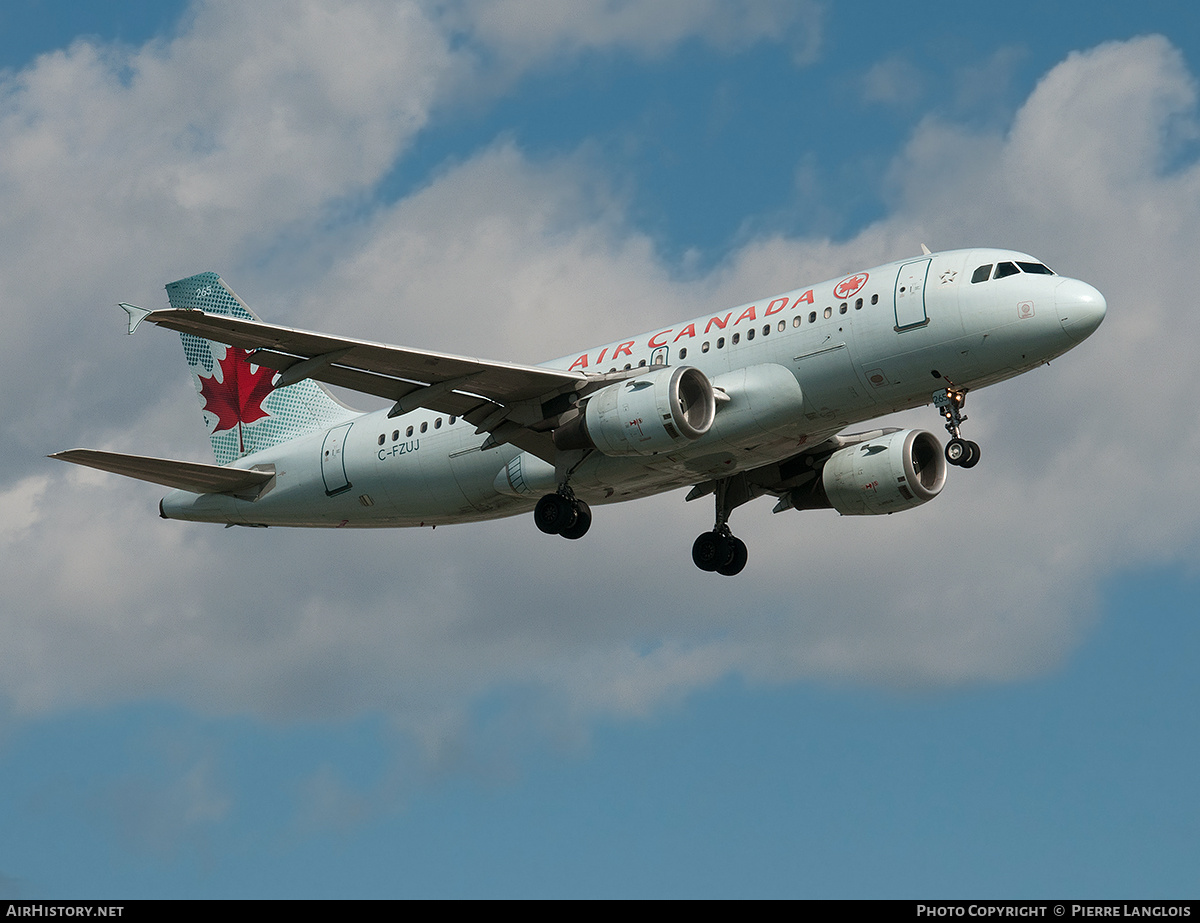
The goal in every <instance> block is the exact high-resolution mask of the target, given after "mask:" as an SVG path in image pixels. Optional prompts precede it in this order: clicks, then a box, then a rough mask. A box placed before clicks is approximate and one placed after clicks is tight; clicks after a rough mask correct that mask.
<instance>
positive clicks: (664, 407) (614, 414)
mask: <svg viewBox="0 0 1200 923" xmlns="http://www.w3.org/2000/svg"><path fill="white" fill-rule="evenodd" d="M716 411H717V402H716V397H715V396H714V395H713V388H712V384H711V383H710V382H709V380H708V378H707V377H706V376H705V374H704V373H703V372H701V371H700V370H699V369H697V368H692V367H691V366H686V365H682V366H677V367H675V368H662V369H659V370H658V371H652V372H648V373H646V374H645V375H639V376H638V377H637V378H631V379H629V380H627V381H622V382H618V383H617V384H615V385H609V386H608V387H607V388H602V389H601V390H599V391H597V392H596V393H595V394H593V395H592V396H591V397H590V398H588V401H587V405H586V406H585V407H584V408H583V413H582V414H580V416H578V417H576V418H575V419H574V420H572V421H571V422H570V423H567V424H565V425H564V426H561V427H559V428H558V429H557V430H555V431H554V443H555V445H556V446H558V447H559V448H560V449H569V448H584V447H588V448H595V449H598V450H599V451H601V452H603V453H604V454H605V455H615V456H621V455H656V454H658V453H659V452H669V451H671V450H672V449H674V448H677V447H679V446H681V445H686V444H687V443H689V442H691V441H692V440H694V439H699V438H700V437H701V436H703V435H704V434H705V433H707V432H708V431H709V429H711V428H712V424H713V417H714V416H715V415H716Z"/></svg>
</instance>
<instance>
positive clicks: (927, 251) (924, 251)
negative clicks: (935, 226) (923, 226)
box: [921, 244, 933, 256]
mask: <svg viewBox="0 0 1200 923" xmlns="http://www.w3.org/2000/svg"><path fill="white" fill-rule="evenodd" d="M921 252H922V253H924V254H925V255H926V256H933V254H932V253H930V252H929V248H928V247H926V246H925V245H924V244H921Z"/></svg>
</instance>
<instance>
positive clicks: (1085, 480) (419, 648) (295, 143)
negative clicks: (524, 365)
mask: <svg viewBox="0 0 1200 923" xmlns="http://www.w3.org/2000/svg"><path fill="white" fill-rule="evenodd" d="M334 10H335V8H334V7H333V6H332V5H330V4H305V3H293V4H280V5H278V7H273V6H271V5H267V4H256V5H253V9H246V8H244V6H243V5H239V4H231V3H219V2H209V3H195V4H183V3H179V4H169V3H140V4H125V5H122V6H121V8H120V9H117V8H115V7H114V8H113V9H112V10H108V9H102V8H100V7H97V6H95V5H91V4H77V3H67V2H37V3H12V4H7V5H6V6H5V8H4V10H3V11H2V12H0V67H2V68H3V71H2V72H0V101H2V102H0V228H3V231H2V233H0V239H3V240H5V241H6V245H5V251H4V253H3V254H0V278H4V279H5V280H6V282H5V289H6V297H5V298H4V299H0V316H3V318H4V321H5V326H6V331H7V332H6V336H5V337H4V338H3V341H2V342H0V367H3V368H4V369H5V370H6V374H5V375H4V376H2V377H0V400H2V401H3V406H4V407H5V408H6V412H5V414H4V415H3V417H2V418H0V427H3V433H4V437H5V438H4V439H3V441H2V444H0V457H2V458H3V461H4V466H3V469H0V470H3V472H4V473H3V474H2V475H0V581H2V583H3V586H4V587H5V589H6V594H5V595H6V597H7V600H8V601H7V602H6V606H5V609H4V616H3V618H2V619H0V791H3V792H4V797H3V798H2V799H0V830H3V831H4V833H3V834H0V894H2V895H4V896H9V897H67V896H76V897H103V896H113V897H118V898H131V897H143V896H144V897H154V896H214V897H220V896H235V897H236V896H319V897H337V896H427V895H437V896H491V895H501V896H508V895H512V896H543V895H544V896H560V895H562V896H569V895H579V896H689V895H696V896H797V897H804V896H813V897H817V896H865V897H918V896H924V897H956V896H957V897H978V896H1013V897H1033V896H1046V897H1052V896H1065V895H1071V896H1094V897H1180V896H1194V895H1195V890H1196V873H1195V866H1196V863H1195V857H1196V855H1197V853H1198V847H1200V842H1198V834H1197V830H1200V799H1198V796H1197V794H1196V788H1195V783H1194V780H1195V778H1196V776H1197V771H1198V770H1200V745H1198V744H1197V740H1198V739H1200V734H1198V733H1197V732H1198V731H1200V725H1198V721H1197V718H1196V716H1195V711H1194V708H1193V704H1194V703H1195V702H1196V701H1197V693H1198V692H1200V689H1198V688H1197V679H1196V671H1195V667H1194V664H1195V655H1196V652H1197V650H1198V649H1200V628H1198V627H1197V619H1196V613H1197V605H1196V602H1195V598H1196V593H1197V590H1198V589H1200V581H1198V577H1197V573H1198V569H1197V564H1198V563H1200V530H1198V528H1197V522H1200V497H1197V494H1196V491H1195V490H1194V487H1193V486H1192V485H1193V483H1194V475H1195V472H1194V469H1195V464H1194V459H1195V457H1196V452H1197V450H1200V427H1197V424H1196V421H1195V419H1194V417H1195V415H1194V413H1193V412H1192V410H1191V408H1192V407H1194V406H1196V403H1197V401H1196V398H1197V397H1200V395H1197V394H1196V391H1197V387H1196V384H1195V381H1194V378H1193V376H1191V374H1190V369H1191V367H1192V364H1193V356H1194V352H1195V344H1196V342H1197V340H1198V338H1200V322H1198V321H1197V319H1196V317H1195V316H1194V312H1192V311H1190V309H1189V306H1190V304H1191V302H1192V300H1193V299H1192V296H1191V294H1190V286H1189V285H1188V282H1189V280H1190V278H1191V276H1192V275H1194V262H1195V241H1196V240H1197V239H1198V235H1200V166H1198V156H1197V155H1198V153H1200V148H1198V147H1197V141H1198V140H1200V122H1198V121H1197V113H1196V74H1197V72H1198V71H1197V69H1198V68H1200V47H1198V45H1200V39H1198V38H1197V36H1200V29H1198V28H1197V27H1198V26H1200V22H1197V17H1196V15H1195V14H1194V13H1192V12H1190V11H1189V9H1188V8H1187V7H1186V6H1185V5H1182V4H1155V3H1142V4H1136V5H1123V6H1122V7H1121V8H1120V9H1119V10H1116V11H1104V12H1100V11H1098V10H1097V8H1095V7H1094V6H1092V5H1088V6H1084V5H1083V4H1060V5H1055V6H1054V7H1053V8H1052V9H1047V8H1045V7H1044V6H1041V5H1039V6H1035V5H1033V4H1010V5H1008V6H1006V7H1005V9H1004V10H1003V13H1002V15H1001V14H998V13H997V11H996V10H995V9H989V10H987V11H981V12H979V13H975V12H970V11H964V10H963V9H962V7H961V5H956V4H932V5H927V6H926V7H923V8H922V12H921V15H920V16H919V17H913V16H911V15H910V14H908V13H907V12H906V11H904V10H898V9H896V8H895V6H894V5H886V4H878V5H865V6H857V7H855V8H854V9H853V10H849V9H845V8H842V7H838V6H834V5H831V4H820V3H777V4H776V3H768V2H759V3H754V2H747V3H737V2H734V3H722V2H718V0H712V2H710V3H704V2H694V3H678V4H676V3H661V4H654V3H644V4H634V5H628V4H624V3H618V2H613V3H607V4H598V3H578V4H570V3H559V4H541V3H538V2H534V0H509V2H498V3H484V2H472V0H461V2H455V3H449V4H440V5H432V4H431V5H421V4H391V3H380V4H375V3H367V2H363V3H352V4H346V5H345V6H343V7H338V8H336V11H334ZM564 10H565V11H567V15H563V14H562V11H564ZM922 242H925V243H928V244H929V246H931V247H934V248H939V247H941V248H950V247H958V246H972V245H997V246H1012V247H1017V248H1019V249H1022V250H1027V251H1029V252H1033V253H1035V254H1037V255H1038V256H1040V257H1042V258H1044V259H1046V260H1047V261H1048V262H1049V263H1050V265H1052V266H1054V267H1055V268H1057V269H1059V270H1060V271H1062V272H1064V273H1066V274H1069V275H1074V276H1077V277H1080V278H1083V279H1086V280H1088V281H1090V282H1092V283H1093V284H1095V285H1096V286H1097V287H1098V288H1100V289H1101V291H1103V292H1104V293H1105V295H1106V296H1107V298H1108V302H1109V315H1108V318H1107V320H1106V322H1105V325H1104V326H1103V327H1102V328H1101V330H1100V331H1099V332H1098V333H1097V334H1096V335H1095V336H1094V337H1093V338H1092V339H1091V340H1089V341H1088V342H1087V343H1085V344H1084V345H1083V346H1081V347H1080V348H1078V349H1077V350H1075V351H1073V352H1072V353H1070V354H1068V355H1067V356H1065V357H1064V358H1062V359H1061V360H1058V361H1056V362H1055V363H1054V364H1053V365H1052V366H1051V367H1050V368H1047V369H1043V370H1039V371H1037V372H1034V373H1030V374H1029V375H1026V376H1024V377H1022V378H1021V379H1018V380H1015V381H1012V382H1008V383H1005V384H1002V385H999V386H997V387H995V388H992V389H989V390H987V391H984V392H980V393H977V394H973V395H972V396H971V399H970V402H969V406H968V412H969V414H970V416H971V418H972V419H971V421H970V424H969V426H970V427H971V428H972V432H971V434H970V435H971V438H975V439H977V440H978V441H979V442H981V443H982V444H983V446H984V460H983V462H982V463H981V464H980V466H979V467H977V468H976V469H973V470H972V471H971V472H957V477H953V478H952V482H951V483H950V484H949V486H948V487H947V489H946V491H945V492H944V494H943V495H942V496H941V497H939V498H938V500H937V502H936V503H933V504H929V505H928V506H925V507H922V508H921V509H919V510H914V511H912V512H910V513H906V514H904V515H903V516H899V517H887V518H886V519H884V520H881V521H867V522H854V521H850V520H849V519H839V518H838V517H837V516H836V515H834V514H832V513H828V514H826V513H800V514H796V513H788V514H783V515H780V516H772V515H771V514H770V508H769V505H767V502H766V501H759V502H761V503H762V504H763V506H762V507H759V506H758V504H757V503H756V504H751V505H748V506H747V507H745V508H743V509H741V510H739V511H738V513H737V514H736V516H735V522H734V525H735V527H736V529H737V531H738V534H739V535H740V536H742V537H744V538H745V539H746V540H747V542H748V544H749V545H750V547H751V564H750V566H749V567H748V569H747V571H746V572H745V573H744V574H743V575H742V576H741V577H740V578H739V580H738V581H726V582H725V584H726V585H722V586H720V587H718V588H717V589H715V590H714V588H713V586H712V584H711V583H706V582H704V581H703V580H702V579H701V576H700V575H699V574H698V573H697V572H696V571H694V569H693V568H692V567H691V564H690V561H689V560H688V548H689V547H690V544H691V540H692V538H693V537H694V536H695V534H696V533H697V532H699V531H701V529H704V528H707V527H708V525H709V524H710V523H709V522H708V521H707V520H708V517H709V514H710V509H709V508H708V507H707V506H705V508H704V509H703V510H701V509H698V508H697V507H698V505H696V504H688V505H686V506H685V505H684V504H683V502H682V496H681V495H668V496H666V497H662V498H657V499H655V500H652V501H645V502H642V503H638V504H633V505H627V506H622V507H608V508H606V509H605V511H604V513H603V516H597V521H596V523H595V525H594V526H593V532H592V533H591V534H589V536H588V538H587V540H586V541H585V542H582V543H579V545H578V547H572V548H564V547H559V546H562V545H565V544H567V543H561V542H559V543H555V544H554V545H553V547H551V546H548V545H544V544H542V543H541V542H539V541H538V539H539V538H540V536H538V535H537V534H536V533H535V532H534V531H533V528H532V524H531V523H528V522H526V521H524V519H523V518H522V519H520V520H512V521H509V522H501V523H490V524H486V525H483V526H480V527H478V528H469V529H468V528H458V529H439V530H437V531H436V532H426V531H424V530H421V531H410V532H398V533H380V534H375V535H343V534H332V535H326V534H316V533H304V532H296V533H289V532H286V531H284V530H278V531H277V530H270V532H266V533H264V532H261V531H258V530H229V531H228V532H226V531H225V530H221V529H218V528H215V527H214V528H211V529H209V528H206V527H202V526H186V525H183V524H179V523H163V522H160V521H159V520H158V519H157V516H156V511H155V504H156V503H157V499H158V494H157V493H156V491H155V489H154V488H152V487H148V486H145V485H138V484H132V483H130V482H126V481H122V480H121V479H117V478H106V477H105V476H103V475H99V474H94V473H89V472H76V471H66V470H61V469H63V468H66V467H67V466H60V465H55V464H53V463H50V462H48V461H46V460H45V459H44V458H43V456H44V455H45V454H46V453H48V452H51V451H56V450H59V449H64V448H68V447H70V446H74V445H91V446H96V447H101V448H108V449H113V450H120V451H130V452H143V453H146V454H161V455H167V456H171V457H186V458H195V459H199V460H205V459H206V458H207V456H208V451H209V450H208V446H207V440H206V439H205V438H204V433H203V430H202V429H201V426H200V415H199V413H198V412H197V406H196V403H195V398H194V396H193V395H192V394H191V393H190V387H189V384H188V381H187V376H186V375H185V373H184V368H183V364H182V362H181V356H180V355H179V348H178V345H177V344H176V343H175V341H174V340H173V338H170V337H167V336H163V335H156V334H155V332H154V331H150V332H149V334H143V333H141V332H139V336H138V337H136V338H133V339H130V338H127V337H125V336H124V332H123V319H122V315H121V314H120V312H119V311H117V310H116V309H115V308H113V307H112V305H113V303H115V302H116V301H118V300H130V301H134V302H138V303H143V304H148V305H152V306H157V305H159V304H161V303H164V297H163V295H162V289H161V286H162V285H163V284H164V283H165V282H167V281H170V280H172V279H176V278H179V277H181V276H184V275H187V274H190V273H192V272H197V271H201V270H206V269H214V270H217V271H219V272H221V273H222V275H223V276H224V277H225V278H226V280H227V281H229V282H230V284H231V285H232V286H233V287H234V288H235V290H237V291H238V292H239V294H241V295H242V297H244V298H245V299H246V300H247V301H248V302H249V303H250V304H251V305H252V306H254V307H255V308H256V309H257V310H258V311H259V312H260V313H261V314H263V315H264V316H266V317H267V318H268V319H271V320H277V321H279V322H282V323H290V324H295V325H296V326H302V327H310V328H315V329H327V330H330V331H331V332H335V333H345V334H347V335H352V336H363V337H370V338H373V339H380V340H386V341H390V342H397V343H405V344H408V345H413V346H417V347H427V348H433V349H443V350H447V351H454V352H461V353H466V354H472V355H485V356H489V357H493V358H498V359H512V360H517V361H538V360H541V359H545V358H547V357H549V356H556V355H562V354H565V353H568V352H570V351H571V350H572V349H573V348H575V347H577V346H578V347H584V346H587V345H589V344H592V343H596V342H603V341H605V340H608V339H612V338H614V337H617V336H619V335H620V334H622V333H624V332H631V331H640V330H643V329H646V328H648V327H649V326H652V324H653V323H655V322H657V321H658V320H659V319H661V320H663V321H665V322H668V323H669V322H671V321H672V320H675V319H677V318H679V317H683V316H691V315H694V314H697V313H701V311H702V310H706V309H707V306H709V305H711V306H712V307H713V308H714V309H715V308H717V307H720V306H723V305H731V304H735V303H741V302H744V301H746V300H748V299H750V298H754V297H757V296H759V295H762V294H765V293H767V292H771V291H779V290H784V289H788V288H793V287H795V286H797V285H801V284H805V283H810V282H815V281H818V280H820V279H824V278H828V277H831V276H834V275H836V274H838V273H841V272H848V271H852V270H855V269H860V268H866V267H869V266H872V265H876V264H878V263H882V262H886V261H890V260H893V259H899V258H902V257H905V256H908V255H911V254H913V253H915V252H918V251H919V247H920V244H921V243H922ZM698 305H701V306H703V307H698ZM905 420H906V422H907V423H909V424H911V425H919V426H923V427H925V428H928V429H931V430H934V431H940V420H939V418H938V417H937V416H936V415H935V414H934V412H933V411H932V409H929V408H926V409H925V410H923V411H914V412H912V413H911V414H909V415H906V416H905ZM951 474H952V475H954V474H955V472H953V471H952V472H951ZM572 544H574V543H572Z"/></svg>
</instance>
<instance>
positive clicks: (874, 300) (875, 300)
mask: <svg viewBox="0 0 1200 923" xmlns="http://www.w3.org/2000/svg"><path fill="white" fill-rule="evenodd" d="M871 304H879V296H878V295H872V296H871Z"/></svg>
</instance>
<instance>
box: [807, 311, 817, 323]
mask: <svg viewBox="0 0 1200 923" xmlns="http://www.w3.org/2000/svg"><path fill="white" fill-rule="evenodd" d="M808 322H809V323H810V324H815V323H816V322H817V312H816V311H809V312H808Z"/></svg>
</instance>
